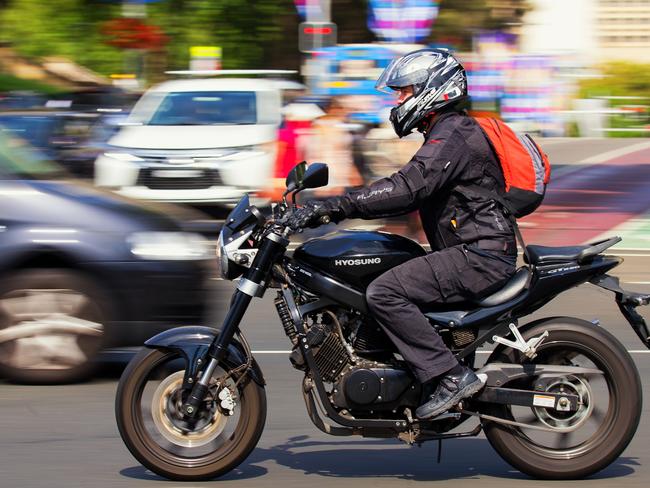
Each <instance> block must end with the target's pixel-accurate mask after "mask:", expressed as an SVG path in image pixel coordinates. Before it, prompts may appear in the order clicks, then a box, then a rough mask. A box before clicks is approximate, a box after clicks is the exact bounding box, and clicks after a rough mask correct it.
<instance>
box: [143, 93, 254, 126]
mask: <svg viewBox="0 0 650 488" xmlns="http://www.w3.org/2000/svg"><path fill="white" fill-rule="evenodd" d="M256 123H257V109H256V97H255V92H252V91H249V92H244V91H218V92H175V93H168V94H167V95H166V96H165V97H164V98H163V99H162V101H161V102H160V105H158V108H157V109H156V111H155V112H154V114H153V116H152V117H151V119H150V120H149V122H148V123H147V125H239V124H256Z"/></svg>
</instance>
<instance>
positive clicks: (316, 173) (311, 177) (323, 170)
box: [302, 163, 329, 188]
mask: <svg viewBox="0 0 650 488" xmlns="http://www.w3.org/2000/svg"><path fill="white" fill-rule="evenodd" d="M328 181H329V168H328V167H327V165H326V164H325V163H311V164H310V165H309V166H307V171H305V174H304V175H303V177H302V188H320V187H322V186H326V185H327V182H328Z"/></svg>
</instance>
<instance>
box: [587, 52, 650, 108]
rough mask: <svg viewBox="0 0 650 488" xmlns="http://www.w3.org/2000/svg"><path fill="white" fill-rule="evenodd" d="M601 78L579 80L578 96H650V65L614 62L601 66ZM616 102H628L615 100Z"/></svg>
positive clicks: (627, 101)
mask: <svg viewBox="0 0 650 488" xmlns="http://www.w3.org/2000/svg"><path fill="white" fill-rule="evenodd" d="M600 71H601V73H602V74H603V76H602V78H594V79H589V80H583V81H581V82H580V97H581V98H593V97H621V96H627V97H629V96H634V97H650V65H649V64H639V63H629V62H622V61H620V62H614V63H608V64H606V65H604V66H602V67H601V69H600ZM616 103H617V104H621V103H626V104H628V103H630V101H629V100H626V101H622V102H621V101H616Z"/></svg>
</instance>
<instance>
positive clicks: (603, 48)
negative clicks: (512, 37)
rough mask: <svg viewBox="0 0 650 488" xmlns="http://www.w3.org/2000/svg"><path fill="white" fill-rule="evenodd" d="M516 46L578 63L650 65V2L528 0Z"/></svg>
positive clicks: (636, 0)
mask: <svg viewBox="0 0 650 488" xmlns="http://www.w3.org/2000/svg"><path fill="white" fill-rule="evenodd" d="M529 3H530V4H531V6H532V8H531V9H530V10H529V11H528V13H527V14H526V16H525V18H524V25H523V26H522V29H521V41H520V47H521V50H522V51H523V52H527V53H534V54H553V55H573V56H575V59H576V60H579V61H580V62H581V64H583V65H591V64H597V63H600V62H603V61H611V60H624V61H634V62H650V0H571V1H559V0H529Z"/></svg>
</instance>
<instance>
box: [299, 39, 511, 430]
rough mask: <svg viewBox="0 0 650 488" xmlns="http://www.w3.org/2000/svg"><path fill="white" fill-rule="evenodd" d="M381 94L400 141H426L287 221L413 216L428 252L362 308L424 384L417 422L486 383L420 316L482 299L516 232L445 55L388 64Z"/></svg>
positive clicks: (462, 83)
mask: <svg viewBox="0 0 650 488" xmlns="http://www.w3.org/2000/svg"><path fill="white" fill-rule="evenodd" d="M376 87H377V89H379V90H382V91H390V92H396V94H397V104H396V106H395V107H394V108H393V109H392V110H391V114H390V121H391V123H392V125H393V128H394V130H395V132H396V133H397V135H398V136H399V137H400V138H401V137H404V136H406V135H407V134H410V133H411V132H412V131H413V130H414V129H417V130H418V131H420V132H422V133H423V134H424V144H423V145H422V146H421V147H420V149H419V150H418V151H417V152H416V153H415V155H414V156H413V157H412V159H411V160H410V161H409V162H408V163H407V164H406V165H404V166H403V167H402V168H401V169H400V170H399V171H397V172H396V173H394V174H393V175H391V176H389V177H387V178H382V179H380V180H378V181H376V182H374V183H372V184H370V185H368V186H367V187H364V188H361V189H356V190H353V191H349V192H347V193H345V194H343V195H341V196H336V197H331V198H328V199H326V200H310V201H308V202H306V203H305V205H303V206H302V207H301V208H299V209H297V210H296V211H295V212H294V213H293V214H292V215H291V217H289V220H288V224H289V225H290V226H291V227H292V228H293V229H300V228H304V227H317V226H318V225H319V224H320V222H321V218H322V217H323V216H328V217H329V218H330V219H331V220H332V221H333V222H336V223H338V222H340V221H341V220H343V219H345V218H362V219H374V218H382V217H391V216H397V215H403V214H407V213H409V212H412V211H414V210H416V209H417V210H418V211H419V214H420V218H421V220H422V225H423V228H424V231H425V234H426V236H427V239H428V241H429V243H430V244H431V248H432V250H433V252H432V253H430V254H427V255H426V256H422V257H417V258H414V259H411V260H409V261H407V262H406V263H403V264H401V265H399V266H396V267H394V268H392V269H390V270H389V271H387V272H385V273H384V274H382V275H381V276H379V277H378V278H377V279H375V280H374V281H373V282H372V283H371V284H370V286H369V287H368V289H367V292H366V298H367V302H368V307H369V309H370V311H371V312H372V314H373V316H374V317H375V319H376V320H377V321H378V323H379V324H380V326H381V327H382V328H383V330H384V331H385V332H386V334H387V335H388V336H389V337H390V339H391V340H392V341H393V342H394V343H395V346H396V347H397V349H398V351H399V353H400V354H401V355H402V357H403V358H404V359H405V360H406V361H407V362H408V363H409V365H410V366H411V368H412V370H413V372H414V373H415V375H416V376H417V378H418V380H419V381H420V382H421V383H422V385H423V403H422V405H421V406H420V407H419V408H418V409H417V411H416V415H417V417H418V418H420V419H429V418H433V417H435V416H437V415H439V414H441V413H443V412H445V411H447V410H448V409H449V408H451V407H453V406H454V405H455V404H457V403H458V402H459V401H460V400H462V399H463V398H466V397H469V396H471V395H473V394H474V393H476V392H477V391H479V390H480V389H481V388H482V386H483V384H482V382H481V380H480V379H479V378H478V377H477V376H476V375H475V374H474V372H473V371H472V370H471V369H470V368H467V367H466V366H464V365H461V364H460V363H459V362H458V361H457V360H456V358H455V357H454V355H453V354H452V353H451V351H450V350H449V349H448V348H447V347H446V346H445V344H444V342H443V341H442V339H441V338H440V336H439V335H438V334H437V333H436V331H435V330H434V328H433V327H432V326H431V324H430V323H429V321H428V319H427V318H426V317H425V316H424V314H423V312H422V311H423V310H426V309H427V308H430V307H433V306H436V305H438V306H440V305H441V304H454V303H459V302H465V301H468V300H472V299H476V298H479V297H482V296H486V295H488V294H490V293H492V292H494V291H496V290H498V289H499V288H501V287H502V286H503V285H504V284H505V283H506V282H507V281H508V279H509V278H510V277H511V276H512V275H513V274H514V272H515V263H516V254H517V248H516V241H515V236H514V229H513V228H512V226H511V224H510V222H509V221H508V219H507V218H506V216H505V215H504V212H503V210H502V208H501V207H500V206H499V205H498V204H497V203H496V202H495V201H494V200H492V199H490V198H488V197H487V196H486V195H485V194H484V193H479V192H475V191H472V187H473V186H474V187H475V186H477V185H480V186H481V187H483V188H487V189H488V190H490V191H494V192H495V195H497V194H498V193H499V192H503V191H504V190H505V183H504V177H503V173H502V170H501V167H500V164H499V162H498V160H497V158H496V156H495V154H494V153H493V150H492V149H491V146H490V144H489V142H488V140H487V139H486V136H485V135H484V133H483V132H482V130H481V128H480V127H479V125H478V123H477V122H476V121H475V120H474V119H473V118H472V117H470V116H468V115H467V113H466V112H465V111H464V110H463V109H462V105H463V102H465V101H466V99H467V77H466V74H465V70H464V69H463V67H462V65H461V64H460V63H459V62H458V60H457V59H456V58H455V57H454V56H453V55H451V54H450V53H449V52H447V51H446V50H441V49H422V50H418V51H414V52H411V53H409V54H406V55H404V56H402V57H400V58H397V59H395V60H393V61H392V62H391V63H390V65H389V66H388V67H387V68H386V69H385V70H384V72H383V73H382V74H381V76H380V77H379V79H378V81H377V84H376Z"/></svg>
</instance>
